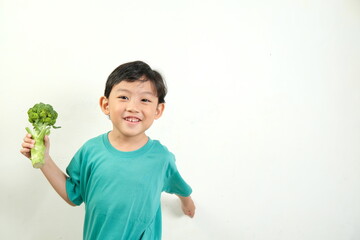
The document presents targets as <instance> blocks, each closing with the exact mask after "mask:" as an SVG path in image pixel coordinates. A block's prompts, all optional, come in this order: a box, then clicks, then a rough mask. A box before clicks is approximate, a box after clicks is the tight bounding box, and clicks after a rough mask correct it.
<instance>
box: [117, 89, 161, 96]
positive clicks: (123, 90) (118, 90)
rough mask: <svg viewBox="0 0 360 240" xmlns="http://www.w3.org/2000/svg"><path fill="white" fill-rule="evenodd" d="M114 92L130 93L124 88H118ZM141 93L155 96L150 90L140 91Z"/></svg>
mask: <svg viewBox="0 0 360 240" xmlns="http://www.w3.org/2000/svg"><path fill="white" fill-rule="evenodd" d="M116 92H127V93H131V91H129V90H127V89H125V88H118V89H116ZM140 93H141V94H145V95H152V96H156V95H155V94H154V93H153V92H150V91H144V92H140Z"/></svg>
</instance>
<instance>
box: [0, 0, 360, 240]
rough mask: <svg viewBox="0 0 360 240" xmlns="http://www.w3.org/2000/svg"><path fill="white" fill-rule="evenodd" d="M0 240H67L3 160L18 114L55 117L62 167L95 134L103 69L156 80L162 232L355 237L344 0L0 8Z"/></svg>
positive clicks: (64, 217)
mask: <svg viewBox="0 0 360 240" xmlns="http://www.w3.org/2000/svg"><path fill="white" fill-rule="evenodd" d="M0 35H1V36H0V55H1V59H0V60H1V65H0V97H1V101H0V104H1V118H0V123H1V124H0V126H1V138H0V148H1V168H0V190H1V197H0V239H15V240H18V239H21V240H27V239H34V240H35V239H36V240H49V239H51V240H52V239H64V240H67V239H69V240H73V239H81V237H82V221H83V213H84V209H83V206H82V207H77V208H73V207H70V206H68V205H67V204H66V203H65V202H63V200H61V199H60V198H59V197H58V196H57V194H56V193H55V191H54V190H53V189H52V188H51V187H50V185H49V184H48V182H47V181H46V180H45V178H44V177H43V175H42V174H41V172H40V171H39V170H35V169H32V167H31V165H30V162H29V161H28V160H27V159H25V158H24V157H23V156H22V155H20V153H19V149H20V144H21V142H22V138H23V136H24V135H25V129H24V128H25V127H26V126H30V124H29V123H28V122H27V115H26V112H27V110H28V108H30V107H31V106H32V105H34V104H35V103H37V102H40V101H42V102H45V103H50V104H52V105H53V106H54V108H55V109H56V110H57V111H58V113H59V118H58V122H57V124H58V125H60V126H62V128H61V129H59V130H53V131H52V133H51V135H50V137H51V155H52V157H53V158H54V159H55V161H56V162H57V163H58V165H59V166H60V167H61V168H62V169H63V170H65V168H66V166H67V164H68V163H69V161H70V159H71V158H72V156H73V154H74V153H75V151H76V150H77V149H78V148H79V147H80V146H81V145H82V144H83V143H84V142H85V141H86V140H88V139H89V138H92V137H94V136H97V135H99V134H101V133H104V132H106V131H108V130H109V129H111V123H110V121H109V120H107V118H106V117H105V116H104V115H103V114H102V112H101V111H100V108H99V107H98V100H99V98H100V96H101V95H102V94H103V90H104V86H105V81H106V79H107V77H108V75H109V74H110V72H111V71H112V70H113V69H114V68H115V67H117V66H118V65H119V64H121V63H124V62H128V61H133V60H143V61H145V62H147V63H148V64H150V66H151V67H153V68H154V69H157V70H159V71H160V72H161V73H162V74H163V76H164V77H165V79H166V80H167V83H168V87H169V94H168V96H167V99H166V100H167V107H166V111H165V113H164V116H163V117H162V118H161V119H160V120H158V121H157V122H156V123H155V124H154V126H153V127H152V129H151V131H149V132H148V134H149V135H150V136H151V137H152V138H153V139H160V140H161V141H162V143H163V144H165V145H167V146H168V147H169V149H170V150H171V151H172V152H174V153H175V154H176V156H177V164H178V168H179V169H180V171H181V173H182V175H183V177H184V178H185V179H186V180H187V181H188V183H190V185H191V186H192V187H193V189H194V192H193V198H194V200H195V202H196V205H197V213H196V216H195V218H194V219H190V218H187V217H185V216H183V215H181V212H180V208H179V202H178V200H177V199H176V198H175V197H173V196H171V195H165V194H164V196H163V199H162V201H163V239H164V240H176V239H179V240H180V239H181V240H184V239H185V240H186V239H191V240H192V239H196V240H200V239H206V240H208V239H215V240H217V239H227V240H228V239H229V240H232V239H244V240H289V239H291V240H297V239H299V240H300V239H301V240H305V239H306V240H358V239H360V173H359V172H360V146H359V144H360V47H359V46H360V2H359V1H357V0H338V1H336V0H330V1H329V0H327V1H325V0H324V1H321V0H313V1H310V0H302V1H285V0H273V1H245V0H222V1H210V0H209V1H205V0H204V1H193V0H183V1H165V0H162V1H161V0H156V1H146V0H138V1H68V0H65V1H48V0H32V1H25V0H22V1H20V0H1V1H0Z"/></svg>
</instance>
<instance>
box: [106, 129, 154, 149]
mask: <svg viewBox="0 0 360 240" xmlns="http://www.w3.org/2000/svg"><path fill="white" fill-rule="evenodd" d="M148 140H149V138H148V137H147V136H146V134H145V133H144V134H141V135H139V136H132V137H127V136H123V135H120V134H116V133H115V132H114V130H113V131H111V132H110V133H109V141H110V143H111V145H112V146H113V147H114V148H116V149H117V150H119V151H122V152H130V151H135V150H138V149H140V148H141V147H143V146H144V145H145V144H146V143H147V142H148Z"/></svg>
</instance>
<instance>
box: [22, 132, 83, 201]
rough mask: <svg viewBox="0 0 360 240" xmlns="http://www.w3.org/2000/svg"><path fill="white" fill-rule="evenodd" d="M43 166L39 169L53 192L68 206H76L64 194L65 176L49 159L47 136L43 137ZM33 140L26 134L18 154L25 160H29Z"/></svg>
mask: <svg viewBox="0 0 360 240" xmlns="http://www.w3.org/2000/svg"><path fill="white" fill-rule="evenodd" d="M44 140H45V146H46V152H45V164H44V166H43V167H42V168H41V171H42V173H43V174H44V175H45V177H46V179H47V180H48V181H49V182H50V184H51V186H52V187H53V188H54V189H55V191H56V192H57V193H58V194H59V195H60V197H62V198H63V199H64V200H65V201H66V202H67V203H68V204H70V205H72V206H76V205H75V204H74V203H72V202H71V201H70V200H69V198H68V195H67V192H66V179H67V175H66V174H65V173H64V172H63V171H61V169H60V168H59V167H58V166H57V165H56V164H55V162H54V161H53V160H52V159H51V157H50V155H49V148H50V140H49V138H48V136H45V138H44ZM34 144H35V140H33V139H32V138H31V135H30V134H27V135H26V136H25V138H24V142H23V144H22V149H21V150H20V152H21V153H22V154H23V155H24V156H25V157H27V158H30V157H31V155H30V150H31V148H33V147H34Z"/></svg>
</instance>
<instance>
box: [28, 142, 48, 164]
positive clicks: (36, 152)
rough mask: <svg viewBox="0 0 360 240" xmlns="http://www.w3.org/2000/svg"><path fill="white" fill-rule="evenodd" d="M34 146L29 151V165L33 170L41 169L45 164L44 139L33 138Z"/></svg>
mask: <svg viewBox="0 0 360 240" xmlns="http://www.w3.org/2000/svg"><path fill="white" fill-rule="evenodd" d="M34 140H35V145H34V148H32V149H31V163H32V165H33V167H34V168H41V167H42V166H44V164H45V150H46V147H45V143H44V137H42V138H40V137H39V138H34Z"/></svg>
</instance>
